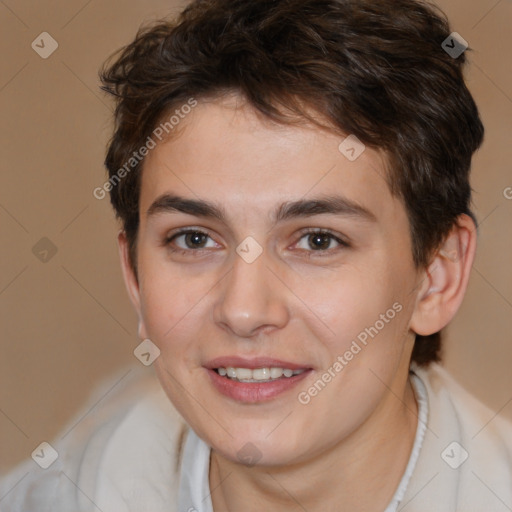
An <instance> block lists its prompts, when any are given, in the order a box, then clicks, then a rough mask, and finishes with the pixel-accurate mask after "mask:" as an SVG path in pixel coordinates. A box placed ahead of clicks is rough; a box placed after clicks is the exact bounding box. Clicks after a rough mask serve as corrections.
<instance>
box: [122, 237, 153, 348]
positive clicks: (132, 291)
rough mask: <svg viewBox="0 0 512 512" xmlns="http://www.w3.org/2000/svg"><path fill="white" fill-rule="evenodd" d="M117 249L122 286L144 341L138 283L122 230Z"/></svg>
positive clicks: (145, 336) (144, 334) (144, 329)
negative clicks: (124, 288)
mask: <svg viewBox="0 0 512 512" xmlns="http://www.w3.org/2000/svg"><path fill="white" fill-rule="evenodd" d="M117 247H118V250H119V259H120V261H121V270H122V271H123V278H124V284H125V286H126V290H127V292H128V296H129V297H130V301H131V303H132V304H133V307H134V308H135V311H136V312H137V315H138V317H139V338H140V339H146V338H147V337H148V336H147V333H146V327H145V325H144V321H143V319H142V309H141V304H140V288H139V281H138V279H137V276H136V275H135V272H134V270H133V268H132V265H131V263H130V246H129V243H128V239H127V238H126V233H125V231H124V230H121V231H119V233H118V235H117Z"/></svg>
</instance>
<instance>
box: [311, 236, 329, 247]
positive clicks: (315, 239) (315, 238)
mask: <svg viewBox="0 0 512 512" xmlns="http://www.w3.org/2000/svg"><path fill="white" fill-rule="evenodd" d="M310 240H311V241H313V244H314V245H313V246H312V247H313V249H327V248H328V247H329V242H330V239H329V237H328V236H327V235H322V234H318V233H314V234H313V235H311V238H310ZM322 242H323V243H322Z"/></svg>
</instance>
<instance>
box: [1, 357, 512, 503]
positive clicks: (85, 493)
mask: <svg viewBox="0 0 512 512" xmlns="http://www.w3.org/2000/svg"><path fill="white" fill-rule="evenodd" d="M146 370H147V369H146V368H143V369H138V370H131V374H130V376H129V378H128V377H127V378H126V379H125V380H123V382H122V383H121V384H119V385H117V387H115V386H114V387H115V389H114V390H113V391H111V392H109V393H108V395H107V396H106V397H105V398H102V397H103V396H104V395H105V390H109V389H110V388H111V387H112V384H113V383H115V381H116V379H118V377H115V378H114V379H113V380H112V382H110V383H107V384H106V385H105V386H104V387H102V388H100V389H99V390H98V392H97V394H96V396H94V397H93V398H92V400H91V403H89V404H88V405H87V406H86V407H85V408H84V409H83V410H82V411H81V412H80V413H79V414H78V415H77V416H76V418H75V419H74V420H73V421H72V422H70V425H69V426H68V427H67V428H65V429H64V430H63V432H66V431H67V430H68V429H69V428H70V427H73V428H72V430H71V431H70V433H69V434H68V435H67V436H66V437H65V438H64V439H63V440H61V441H52V442H51V443H50V444H52V446H54V448H55V449H56V450H57V452H58V454H59V457H58V459H57V460H56V461H55V462H54V463H53V464H52V465H51V466H50V467H49V468H48V469H42V468H40V467H39V466H38V465H37V464H36V463H35V462H34V461H33V460H31V459H29V460H27V461H26V462H25V463H23V464H21V465H20V466H18V467H17V468H15V469H14V470H13V471H12V472H11V473H10V474H9V475H7V476H6V477H5V478H3V479H2V480H1V481H0V511H1V512H98V511H99V512H195V511H194V510H193V509H192V510H190V508H191V507H195V509H196V510H197V511H198V512H212V509H211V499H210V498H209V484H208V473H207V471H208V461H209V447H208V446H207V445H205V444H204V443H203V442H202V441H201V440H199V439H198V438H197V436H195V434H194V433H193V432H192V431H191V430H190V428H189V427H188V426H187V425H186V423H185V422H184V421H183V419H182V418H181V416H180V415H179V414H178V413H177V411H176V410H175V408H174V406H173V405H172V404H171V402H170V401H169V399H168V398H167V396H166V395H165V393H164V391H163V390H162V388H161V386H160V384H159V382H158V380H157V379H156V377H155V376H154V375H153V374H152V373H147V371H146ZM140 373H142V375H140ZM414 373H415V374H416V375H417V376H418V378H414V377H413V383H414V388H415V393H416V395H417V398H418V402H419V406H420V407H419V416H420V418H419V421H418V429H417V432H416V438H415V442H414V447H413V450H412V452H411V457H410V460H409V464H408V466H407V469H406V472H405V474H404V477H403V478H402V481H401V483H400V485H399V487H398V489H397V490H396V493H395V496H394V498H393V500H392V502H391V503H390V504H389V506H388V508H387V510H386V511H385V512H390V511H395V510H396V511H397V512H402V511H403V512H510V511H511V510H512V424H511V423H510V422H507V421H505V420H504V419H502V418H500V416H499V415H498V414H497V413H496V412H494V411H492V410H491V409H489V408H487V407H485V406H484V405H483V404H481V403H480V402H478V400H476V399H475V398H474V397H472V396H471V395H469V394H468V393H467V392H466V391H465V390H464V389H462V388H461V387H460V386H459V385H458V384H457V382H456V381H455V380H454V379H453V378H452V377H451V376H450V375H449V374H448V373H447V372H446V371H445V370H444V369H443V368H442V367H441V366H440V365H438V364H432V365H430V367H429V368H428V369H423V368H415V369H414ZM421 383H423V387H424V390H425V391H426V394H425V393H424V390H423V388H422V386H421ZM425 396H426V399H425ZM423 400H424V403H423ZM91 404H92V405H91ZM427 404H428V417H427V412H426V411H427ZM91 407H92V408H91ZM89 410H90V412H88V411H89ZM86 413H87V414H86ZM84 415H85V417H84V418H83V419H82V420H81V421H80V422H79V423H77V424H76V426H75V423H76V421H77V420H78V419H79V418H81V417H82V416H84ZM422 425H424V426H425V425H426V427H425V428H424V429H422ZM421 430H423V433H422V432H421ZM422 436H423V442H421V437H422ZM180 484H181V486H180ZM187 489H188V490H187ZM203 498H206V499H204V500H203ZM180 500H182V501H180ZM187 502H188V503H187ZM189 503H191V504H190V505H189ZM183 506H185V507H187V508H183ZM201 507H202V508H201ZM208 507H209V508H208ZM369 512H382V511H369Z"/></svg>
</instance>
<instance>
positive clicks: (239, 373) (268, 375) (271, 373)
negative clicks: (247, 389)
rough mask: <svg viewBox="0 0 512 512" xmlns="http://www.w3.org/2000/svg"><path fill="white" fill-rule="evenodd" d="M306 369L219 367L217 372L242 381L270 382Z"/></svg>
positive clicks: (297, 373)
mask: <svg viewBox="0 0 512 512" xmlns="http://www.w3.org/2000/svg"><path fill="white" fill-rule="evenodd" d="M303 371H304V370H291V369H290V368H277V367H274V368H255V369H254V370H252V369H251V368H233V367H232V366H228V367H227V368H217V372H218V373H219V375H221V376H222V377H229V378H230V379H235V380H238V381H240V382H263V381H266V382H269V381H271V380H274V379H279V378H281V377H282V376H285V377H291V376H292V375H299V373H302V372H303Z"/></svg>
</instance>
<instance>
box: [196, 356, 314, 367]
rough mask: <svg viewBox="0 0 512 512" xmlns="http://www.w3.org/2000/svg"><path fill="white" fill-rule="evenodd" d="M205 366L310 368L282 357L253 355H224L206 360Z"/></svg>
mask: <svg viewBox="0 0 512 512" xmlns="http://www.w3.org/2000/svg"><path fill="white" fill-rule="evenodd" d="M204 366H205V368H209V369H214V368H228V367H231V368H250V369H251V370H254V369H256V368H272V367H274V368H289V369H290V370H303V369H309V368H311V367H310V366H308V365H304V364H300V363H292V362H290V361H283V360H282V359H274V358H272V357H254V358H251V359H247V358H245V357H239V356H225V357H216V358H215V359H212V360H210V361H208V362H207V363H206V364H205V365H204Z"/></svg>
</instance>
